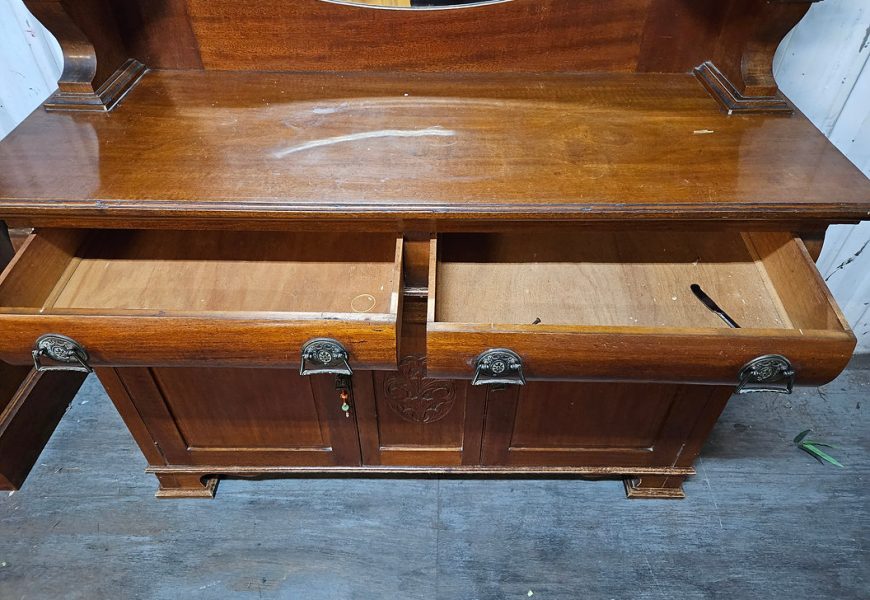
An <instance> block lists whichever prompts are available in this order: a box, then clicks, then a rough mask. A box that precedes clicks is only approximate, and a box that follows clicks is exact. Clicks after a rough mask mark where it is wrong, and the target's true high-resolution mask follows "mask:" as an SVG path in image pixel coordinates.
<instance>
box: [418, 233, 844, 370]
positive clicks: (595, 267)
mask: <svg viewBox="0 0 870 600" xmlns="http://www.w3.org/2000/svg"><path fill="white" fill-rule="evenodd" d="M607 235H610V236H612V237H607ZM607 235H605V234H583V235H578V236H575V237H574V238H573V239H572V240H570V241H569V240H568V239H566V238H560V237H558V236H554V235H550V236H547V237H541V238H536V237H534V236H528V235H527V236H525V237H522V236H520V235H518V234H501V235H498V234H490V235H488V236H486V237H483V238H482V239H481V240H478V241H477V243H474V241H469V240H468V238H467V237H463V236H453V237H451V236H444V237H443V238H442V239H441V240H435V239H433V242H432V251H431V254H430V261H432V262H431V263H430V282H429V310H428V320H429V323H428V325H427V358H428V365H429V372H430V375H434V376H439V377H445V376H451V377H467V378H470V377H472V375H473V371H474V370H473V362H474V360H475V358H476V357H477V356H478V355H479V354H481V353H482V352H484V351H485V350H487V349H490V348H510V349H512V350H514V351H515V352H518V353H519V354H520V356H521V357H522V358H523V370H524V373H525V374H526V376H527V377H531V378H543V379H593V380H601V379H605V380H625V381H631V380H637V381H661V382H681V381H693V382H699V383H714V384H732V385H733V384H736V381H737V373H738V371H739V369H740V368H741V367H742V366H743V365H744V364H746V363H747V362H749V361H750V360H752V359H753V358H756V357H758V356H762V355H765V354H782V355H784V356H787V357H788V358H789V360H791V361H792V363H793V364H794V365H795V368H796V369H797V372H798V376H797V379H798V381H799V383H802V384H807V385H809V384H819V383H825V382H827V381H829V380H830V379H832V378H833V377H835V376H836V375H837V374H838V373H839V372H840V371H841V370H842V369H843V368H844V367H845V365H846V362H848V359H849V357H850V355H851V352H852V350H853V348H854V346H855V338H854V336H853V335H852V333H851V331H850V330H849V328H848V325H847V323H846V322H845V320H843V318H842V315H841V314H840V312H839V309H838V308H837V307H836V305H835V303H834V302H833V300H832V299H831V298H830V296H829V293H828V292H827V290H826V288H825V287H824V284H823V282H821V279H820V278H819V276H818V273H817V271H816V269H815V266H814V265H813V263H812V260H811V259H810V257H809V255H808V254H807V253H806V250H805V249H804V248H803V246H802V243H801V242H800V240H798V239H796V238H793V237H791V236H790V235H787V234H772V233H771V234H768V233H755V234H752V235H751V237H748V238H744V237H742V236H740V235H738V234H733V233H721V234H713V233H698V234H695V235H694V236H693V235H690V234H681V235H680V236H679V237H678V238H668V237H667V236H659V235H658V234H647V233H644V232H623V233H621V234H620V233H614V234H607ZM708 242H709V244H710V245H709V246H706V247H705V245H706V244H707V243H708ZM454 244H455V245H454ZM747 244H751V245H752V248H750V246H749V245H747ZM439 246H440V250H439ZM439 252H440V254H439ZM756 252H757V253H758V254H757V255H756V254H755V253H756ZM783 256H787V257H788V258H787V259H784V258H783ZM696 261H697V262H696ZM739 262H743V263H745V264H744V265H743V267H737V266H736V263H739ZM704 265H706V266H707V267H708V268H709V269H710V270H709V271H706V274H705V270H704V269H705V268H704ZM502 266H504V267H505V268H499V267H502ZM734 269H738V270H734ZM453 277H456V279H455V280H453V279H452V278H453ZM472 282H473V283H472ZM603 282H606V283H607V285H602V284H603ZM692 283H701V284H702V287H703V288H706V289H707V291H708V293H711V294H712V295H713V297H714V299H717V296H718V299H717V301H718V302H719V304H720V305H721V306H722V307H723V308H724V309H725V310H726V312H729V313H732V316H733V317H735V316H736V317H735V318H737V320H738V322H740V320H741V319H742V321H743V323H742V324H743V325H744V327H742V328H739V329H731V328H728V326H727V325H725V323H724V322H722V321H719V320H718V318H717V317H715V316H714V315H712V313H709V311H707V309H706V308H705V307H704V306H703V305H702V304H701V303H700V302H699V301H698V300H697V299H696V298H695V297H694V296H693V295H692V294H691V292H690V291H689V286H690V285H691V284H692ZM472 285H473V286H474V287H473V288H472V287H470V286H472ZM554 285H556V286H558V289H554V288H553V286H554ZM472 289H473V290H474V292H473V293H469V291H471V290H472ZM587 310H588V311H589V312H586V311H587ZM705 313H709V314H705ZM538 318H540V319H541V322H540V323H535V320H536V319H538ZM717 321H718V322H717Z"/></svg>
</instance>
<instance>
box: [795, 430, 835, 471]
mask: <svg viewBox="0 0 870 600" xmlns="http://www.w3.org/2000/svg"><path fill="white" fill-rule="evenodd" d="M810 431H812V430H811V429H807V430H805V431H801V432H800V433H799V434H797V435H796V436H795V438H794V443H795V445H796V446H797V447H798V448H800V449H801V450H803V451H804V452H806V453H807V454H809V455H810V456H812V457H813V458H815V459H816V460H817V461H819V462H820V463H821V464H825V463H826V462H827V463H830V464H832V465H834V466H837V467H840V468H841V469H842V468H844V467H843V465H842V463H840V461H838V460H837V459H836V458H834V457H833V456H831V455H830V454H828V453H827V452H825V451H824V450H822V449H821V448H822V447H824V448H833V447H834V446H832V445H830V444H826V443H824V442H816V441H813V440H807V439H806V437H807V434H809V433H810Z"/></svg>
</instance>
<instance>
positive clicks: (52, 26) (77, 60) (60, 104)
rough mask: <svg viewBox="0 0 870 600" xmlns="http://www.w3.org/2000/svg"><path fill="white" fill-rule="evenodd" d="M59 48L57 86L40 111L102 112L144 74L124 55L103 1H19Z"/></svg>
mask: <svg viewBox="0 0 870 600" xmlns="http://www.w3.org/2000/svg"><path fill="white" fill-rule="evenodd" d="M25 4H26V6H27V8H28V9H29V10H30V12H31V13H32V14H33V16H34V17H35V18H36V19H38V20H39V22H40V23H42V24H43V25H44V26H45V28H46V29H48V30H49V31H50V32H51V33H52V34H53V35H54V36H55V38H56V39H57V41H58V44H60V48H61V51H62V52H63V72H62V73H61V76H60V81H58V90H57V91H56V92H55V93H54V94H53V95H52V96H51V97H50V98H49V99H48V100H46V101H45V108H46V110H80V111H108V110H112V108H114V107H115V105H116V104H117V103H118V102H119V101H120V100H121V98H123V97H124V95H125V94H126V93H127V92H128V91H129V90H130V89H131V88H132V87H133V86H134V85H135V84H136V82H137V81H139V79H140V78H141V77H142V75H143V74H144V73H145V71H146V68H145V65H143V64H142V63H140V62H139V61H137V60H135V59H132V58H129V57H128V56H127V52H126V50H125V48H124V43H123V42H122V41H121V38H120V36H119V35H118V31H117V26H116V25H115V23H114V20H113V17H112V14H111V12H110V11H109V8H108V7H107V6H106V5H105V3H104V2H103V0H78V1H64V0H25Z"/></svg>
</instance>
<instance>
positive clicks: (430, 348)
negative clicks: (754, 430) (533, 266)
mask: <svg viewBox="0 0 870 600" xmlns="http://www.w3.org/2000/svg"><path fill="white" fill-rule="evenodd" d="M854 347H855V342H854V340H853V339H852V338H851V337H850V336H837V335H831V336H827V335H823V334H819V335H814V336H808V335H793V336H787V335H779V336H772V335H766V334H764V333H760V334H759V335H757V336H752V335H743V336H735V335H721V334H717V332H710V333H707V334H704V333H699V332H696V331H692V332H688V331H685V332H673V333H670V334H669V333H663V332H661V331H648V332H627V331H613V330H602V331H590V330H588V329H587V330H585V331H553V330H549V331H541V330H533V329H531V328H529V329H526V330H518V331H492V330H488V328H487V327H486V326H481V327H479V328H477V329H475V328H473V327H468V328H464V329H448V328H443V329H442V326H441V325H438V326H436V327H432V328H430V330H429V332H428V333H427V336H426V351H427V355H428V361H429V375H430V376H432V377H447V376H452V377H461V378H465V379H471V378H473V377H474V375H475V363H476V359H477V357H478V356H480V355H481V354H482V353H483V352H485V351H486V350H488V349H492V348H508V349H511V350H513V351H514V352H516V353H517V354H518V355H519V356H520V358H521V359H522V369H523V374H524V376H525V377H526V378H527V379H543V380H548V379H549V380H578V381H579V380H592V381H651V382H674V383H680V382H695V383H709V384H723V385H736V384H737V383H738V373H739V371H740V369H741V368H742V367H743V366H744V365H746V364H747V363H748V362H750V361H751V360H753V359H755V358H757V357H760V356H764V355H768V354H779V355H782V356H785V357H787V358H788V360H789V362H790V363H791V365H792V367H793V369H794V370H795V372H796V374H797V375H796V378H795V383H797V384H799V385H800V384H806V385H810V384H811V385H821V384H823V383H827V382H828V381H830V380H831V379H833V378H834V377H836V376H837V375H838V374H839V373H840V372H841V371H842V370H843V369H844V368H845V367H846V364H847V363H848V362H849V359H850V357H851V355H852V350H853V349H854Z"/></svg>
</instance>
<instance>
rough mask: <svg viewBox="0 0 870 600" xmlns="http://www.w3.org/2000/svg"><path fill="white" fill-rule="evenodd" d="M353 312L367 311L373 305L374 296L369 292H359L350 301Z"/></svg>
mask: <svg viewBox="0 0 870 600" xmlns="http://www.w3.org/2000/svg"><path fill="white" fill-rule="evenodd" d="M350 307H351V308H352V309H353V312H369V311H370V310H371V309H373V308H374V307H375V297H374V296H372V295H371V294H360V295H359V296H357V297H356V298H354V299H353V300H351V301H350Z"/></svg>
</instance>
